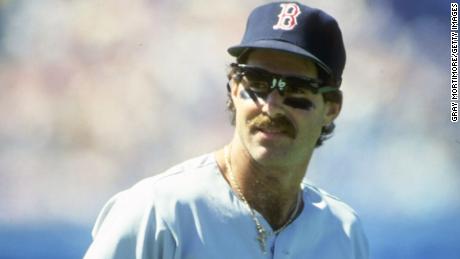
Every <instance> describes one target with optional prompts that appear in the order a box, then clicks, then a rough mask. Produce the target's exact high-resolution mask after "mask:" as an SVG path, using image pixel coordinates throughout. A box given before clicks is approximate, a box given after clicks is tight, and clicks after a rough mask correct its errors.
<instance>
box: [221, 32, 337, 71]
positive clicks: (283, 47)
mask: <svg viewBox="0 0 460 259" xmlns="http://www.w3.org/2000/svg"><path fill="white" fill-rule="evenodd" d="M254 48H256V49H273V50H279V51H285V52H288V53H292V54H296V55H300V56H303V57H306V58H308V59H311V60H312V61H313V62H315V63H316V64H318V65H319V66H320V67H321V68H322V69H324V70H325V71H326V72H327V73H328V74H332V72H331V69H330V68H329V67H328V66H327V65H326V64H324V63H323V62H322V61H321V60H320V59H318V58H317V57H315V55H313V54H311V53H310V52H308V51H306V50H304V49H302V48H300V47H298V46H296V45H294V44H291V43H289V42H284V41H279V40H258V41H254V42H251V43H248V44H240V45H236V46H233V47H230V48H228V50H227V51H228V53H229V54H230V55H232V56H234V57H239V56H241V55H242V54H243V53H244V52H246V51H247V50H248V49H254Z"/></svg>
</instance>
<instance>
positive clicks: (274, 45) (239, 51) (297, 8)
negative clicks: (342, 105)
mask: <svg viewBox="0 0 460 259" xmlns="http://www.w3.org/2000/svg"><path fill="white" fill-rule="evenodd" d="M254 48H256V49H272V50H280V51H285V52H289V53H293V54H296V55H300V56H303V57H305V58H308V59H310V60H312V61H313V62H315V63H316V64H317V65H318V66H319V67H320V68H321V69H323V70H324V71H325V72H326V73H327V74H328V76H330V79H332V80H333V81H334V82H335V84H336V85H335V86H336V87H339V86H340V83H341V78H342V72H343V69H344V67H345V59H346V54H345V47H344V44H343V39H342V33H341V31H340V28H339V25H338V23H337V21H336V20H335V19H334V18H333V17H332V16H330V15H329V14H327V13H325V12H324V11H322V10H320V9H316V8H311V7H308V6H306V5H303V4H299V3H298V2H275V3H269V4H265V5H261V6H259V7H257V8H256V9H254V10H253V11H252V12H251V14H250V15H249V18H248V21H247V24H246V31H245V33H244V36H243V39H242V40H241V43H240V44H239V45H236V46H232V47H230V48H229V49H228V52H229V53H230V55H232V56H234V57H240V56H242V55H243V54H244V53H246V52H247V51H248V50H250V49H254Z"/></svg>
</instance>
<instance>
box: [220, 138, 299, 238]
mask: <svg viewBox="0 0 460 259" xmlns="http://www.w3.org/2000/svg"><path fill="white" fill-rule="evenodd" d="M228 149H229V154H228V162H229V164H230V167H231V171H232V172H233V175H234V178H235V181H236V183H237V184H238V186H239V188H240V189H241V192H242V194H243V195H244V197H245V199H246V200H247V202H248V203H249V205H250V206H251V207H252V208H253V209H255V210H257V211H258V212H259V213H260V214H262V215H263V216H264V218H265V219H266V220H267V221H268V222H269V223H270V225H271V226H272V228H273V229H275V230H276V229H279V228H281V227H282V226H283V225H284V224H285V223H287V221H289V219H290V217H291V215H292V213H293V210H294V209H295V207H296V205H297V201H298V195H299V192H300V183H301V181H302V179H303V177H304V176H305V172H306V168H307V165H308V161H306V162H304V163H301V164H298V165H289V166H265V165H263V164H262V163H259V162H257V161H255V160H254V159H253V158H252V157H251V156H250V154H249V153H248V151H247V150H246V149H245V148H244V147H243V146H242V145H239V143H238V142H235V141H233V142H232V144H230V145H229V146H228ZM217 158H218V159H217V160H218V163H219V165H220V168H221V169H222V172H223V175H224V177H225V178H226V180H227V182H229V184H230V185H231V186H232V188H233V189H234V191H236V190H235V188H236V186H233V185H234V184H232V182H231V179H230V175H229V174H230V168H227V167H228V166H227V165H226V163H225V156H224V152H223V150H221V151H219V152H218V153H217Z"/></svg>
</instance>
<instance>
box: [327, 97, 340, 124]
mask: <svg viewBox="0 0 460 259" xmlns="http://www.w3.org/2000/svg"><path fill="white" fill-rule="evenodd" d="M340 110H342V102H341V101H340V102H332V101H328V102H325V103H324V116H323V126H326V125H329V124H331V123H332V122H333V121H334V120H335V119H336V118H337V116H339V114H340Z"/></svg>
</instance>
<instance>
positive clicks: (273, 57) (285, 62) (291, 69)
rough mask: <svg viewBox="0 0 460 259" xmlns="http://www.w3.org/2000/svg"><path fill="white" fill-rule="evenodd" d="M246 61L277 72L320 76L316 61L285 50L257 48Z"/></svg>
mask: <svg viewBox="0 0 460 259" xmlns="http://www.w3.org/2000/svg"><path fill="white" fill-rule="evenodd" d="M246 63H247V64H248V65H252V66H257V67H260V68H263V69H265V70H268V71H270V72H273V73H277V74H285V75H299V76H309V77H314V78H318V71H317V68H316V65H315V63H313V62H312V61H311V60H308V59H306V58H303V57H300V56H298V55H294V54H291V53H287V52H283V51H276V50H266V49H256V50H253V51H251V52H250V53H249V55H248V58H247V62H246Z"/></svg>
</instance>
